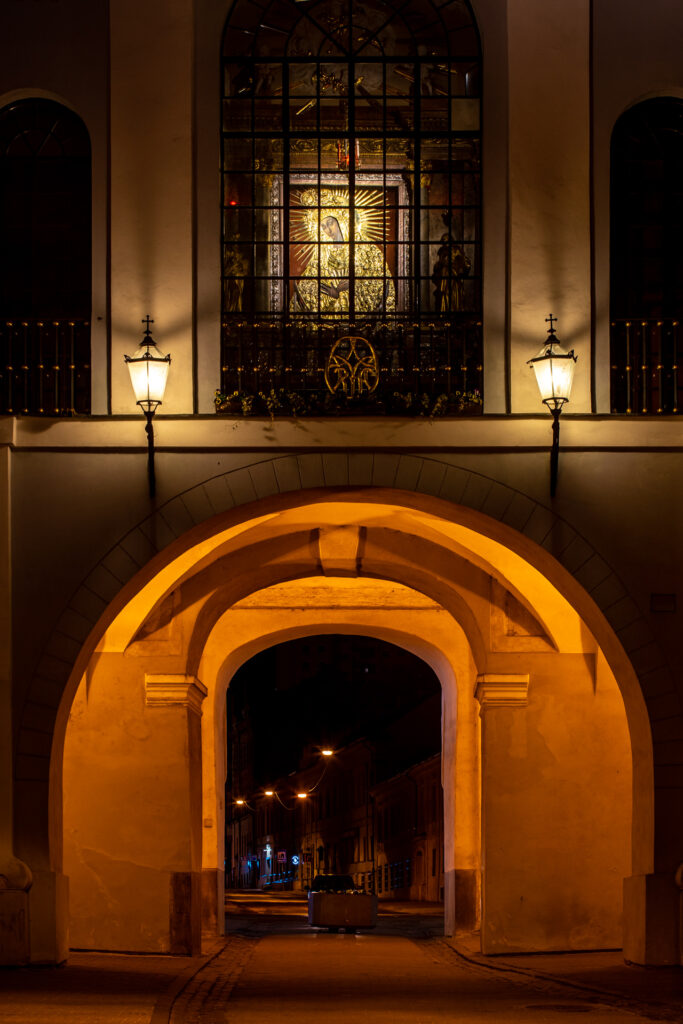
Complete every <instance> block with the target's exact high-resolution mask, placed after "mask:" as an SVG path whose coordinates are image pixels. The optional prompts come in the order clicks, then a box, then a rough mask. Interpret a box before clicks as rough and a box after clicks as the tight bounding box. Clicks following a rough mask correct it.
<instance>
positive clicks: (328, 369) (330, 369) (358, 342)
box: [325, 335, 379, 398]
mask: <svg viewBox="0 0 683 1024" xmlns="http://www.w3.org/2000/svg"><path fill="white" fill-rule="evenodd" d="M325 383H326V384H327V387H328V388H329V390H330V391H331V392H332V394H333V395H336V394H342V395H345V396H346V397H347V398H357V397H359V396H361V395H371V394H372V392H373V391H374V390H375V388H376V387H377V385H378V384H379V361H378V359H377V353H376V352H375V350H374V348H373V346H372V344H371V343H370V342H369V341H368V340H367V338H361V337H360V336H355V335H345V336H344V337H343V338H338V339H337V340H336V341H335V343H334V345H333V346H332V348H331V350H330V354H329V356H328V357H327V363H326V365H325Z"/></svg>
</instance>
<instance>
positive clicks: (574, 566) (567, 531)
mask: <svg viewBox="0 0 683 1024" xmlns="http://www.w3.org/2000/svg"><path fill="white" fill-rule="evenodd" d="M345 487H347V488H348V487H371V488H372V487H378V488H379V487H381V488H391V489H398V490H402V491H412V492H415V493H417V494H425V495H428V496H431V497H436V498H440V499H441V500H443V501H447V502H451V503H454V504H458V505H463V506H465V507H467V508H470V509H473V510H474V511H477V512H481V513H483V514H484V515H487V516H490V517H491V518H493V519H496V520H498V521H499V522H501V523H503V524H505V525H506V526H509V527H511V528H512V529H513V530H516V531H518V532H519V533H521V534H522V535H523V536H525V537H527V538H528V539H529V540H532V541H534V542H535V543H537V544H539V545H540V546H541V547H543V548H545V549H546V550H547V551H548V552H549V553H550V554H552V555H553V556H554V557H555V558H556V559H557V560H558V561H559V562H560V564H561V565H563V566H564V568H565V569H567V570H568V571H569V572H570V573H571V574H572V575H573V576H574V577H575V579H576V580H577V581H578V582H579V583H580V584H581V585H582V586H583V587H584V589H585V590H586V591H587V592H588V594H589V595H590V596H591V597H592V598H593V600H594V601H595V603H596V604H597V606H598V607H599V608H600V610H601V611H602V612H603V614H604V615H605V618H606V619H607V621H608V622H609V624H610V625H611V626H612V628H613V629H614V631H615V633H616V635H617V637H618V639H619V640H620V642H621V643H622V645H623V647H624V650H625V652H626V654H627V655H628V657H629V658H630V660H631V663H632V665H633V667H634V670H635V672H636V674H637V675H638V677H639V679H640V683H641V687H642V690H643V695H644V697H645V701H646V703H648V704H649V703H651V702H653V701H657V700H659V699H660V698H661V697H662V695H665V696H668V695H670V694H671V695H674V694H675V689H674V685H673V680H672V679H671V674H670V671H669V668H668V666H667V665H666V663H665V661H664V659H663V657H662V654H661V652H660V650H659V647H658V645H657V643H656V642H655V639H654V636H653V634H652V631H651V629H650V626H649V624H648V622H647V620H646V619H645V618H644V616H643V614H642V612H641V611H640V609H639V608H638V606H637V604H636V603H635V601H634V600H633V598H632V597H631V596H630V595H629V593H628V592H627V590H626V588H625V587H624V585H623V584H622V582H621V580H620V579H619V577H618V575H617V574H616V573H615V571H614V570H613V569H612V568H611V566H609V565H608V564H607V563H606V562H605V561H604V559H603V558H602V557H601V555H600V554H599V553H598V552H597V551H595V549H594V548H593V547H592V546H591V544H590V543H589V542H588V541H587V540H586V539H585V538H584V537H582V536H581V535H580V534H579V533H578V532H577V531H576V530H575V529H574V527H573V526H571V524H569V523H568V522H567V521H566V520H564V519H562V518H561V517H560V516H558V515H557V514H556V513H554V512H553V511H552V510H551V509H549V508H547V507H546V506H544V505H541V504H539V503H538V502H536V501H534V500H533V499H532V498H529V497H528V496H527V495H525V494H523V493H522V492H521V491H518V490H515V489H514V488H511V487H508V486H507V485H505V484H502V483H500V482H498V481H496V480H493V479H491V478H490V477H486V476H484V475H483V474H481V473H477V472H475V471H473V470H469V469H463V468H462V467H460V466H458V465H457V464H455V463H454V462H453V461H451V460H450V459H449V458H448V457H444V456H434V455H429V456H424V455H403V454H398V453H387V452H381V453H373V452H312V453H305V454H297V455H282V456H275V457H271V456H268V455H264V456H263V457H262V458H260V459H256V460H255V461H254V462H253V463H251V464H249V465H247V466H241V467H239V468H237V469H233V470H229V471H228V472H226V473H222V474H219V475H217V476H215V477H212V478H210V479H208V480H206V481H204V482H202V483H200V484H197V485H195V486H193V487H191V488H189V489H188V490H186V491H183V492H181V493H179V494H177V495H175V496H174V497H173V498H171V499H169V500H168V501H167V502H165V503H164V504H163V505H161V506H159V507H158V508H157V509H155V510H154V511H153V512H152V513H151V514H150V515H149V516H148V517H147V518H146V519H145V520H143V521H142V522H141V523H139V524H138V525H137V526H136V527H134V528H133V529H132V530H131V531H130V532H129V533H127V534H126V535H125V536H124V537H123V538H122V539H121V540H120V541H119V542H118V543H117V544H116V545H115V546H114V547H113V548H112V549H111V550H110V551H109V552H108V554H107V555H106V556H105V557H104V558H103V559H102V560H101V561H100V562H98V564H97V565H96V566H95V567H94V568H93V569H92V571H91V572H90V573H89V575H88V577H87V578H86V579H85V580H84V581H83V583H82V584H81V586H80V587H79V588H78V590H77V591H76V593H75V594H74V595H73V596H72V598H71V600H70V601H69V604H68V606H67V608H66V609H65V610H64V612H63V613H62V615H61V617H60V619H59V622H58V624H57V626H56V628H55V630H54V631H53V633H52V635H51V637H50V640H49V641H48V644H47V646H46V648H45V650H44V652H43V655H42V658H41V660H40V662H39V665H38V668H37V670H36V673H35V675H34V677H33V679H32V680H31V684H30V687H29V692H28V699H27V702H26V705H25V707H24V710H23V714H22V718H21V724H20V731H19V742H18V747H17V771H18V773H19V775H20V777H21V775H22V774H23V773H24V771H26V772H28V773H29V774H33V777H35V773H36V772H37V771H38V772H39V773H40V776H41V777H44V778H47V777H48V772H49V758H50V747H51V732H52V726H53V725H54V721H55V718H56V713H57V708H58V706H59V702H60V700H61V696H62V693H63V690H64V687H65V686H66V683H67V680H68V678H69V675H70V673H71V671H72V668H73V666H74V663H75V660H76V657H77V655H78V653H79V651H80V649H81V647H82V645H83V643H84V642H85V640H86V638H87V637H88V635H89V634H90V632H91V630H92V629H93V628H94V626H95V625H96V623H97V622H98V620H99V619H100V617H101V615H102V614H103V613H104V611H105V609H106V608H107V606H108V604H109V603H110V602H111V601H112V600H113V599H114V598H115V597H116V596H117V594H119V592H120V591H121V589H122V588H123V587H124V586H125V585H126V584H127V583H128V582H129V581H130V580H131V579H132V578H133V576H135V574H136V573H137V572H138V571H140V570H141V569H142V568H143V567H144V565H145V564H146V563H147V562H149V561H150V559H151V558H153V557H154V556H155V555H157V554H158V553H159V552H160V551H162V550H163V549H164V548H165V547H166V546H167V545H168V544H170V543H172V542H173V541H175V540H177V539H178V538H179V537H180V536H181V535H182V534H183V533H186V532H187V531H188V530H190V529H192V528H193V527H195V526H198V525H199V524H200V523H202V522H205V521H206V520H208V519H210V518H212V517H213V516H216V515H219V514H221V513H224V512H228V511H230V510H231V509H234V508H238V507H239V506H242V505H247V504H251V503H253V502H255V501H258V500H260V499H263V498H268V497H272V496H274V495H279V494H281V495H284V494H287V493H288V492H296V491H308V490H312V489H320V488H330V489H334V488H345ZM41 737H43V740H44V742H43V743H42V746H41V742H40V739H41ZM39 762H40V763H39Z"/></svg>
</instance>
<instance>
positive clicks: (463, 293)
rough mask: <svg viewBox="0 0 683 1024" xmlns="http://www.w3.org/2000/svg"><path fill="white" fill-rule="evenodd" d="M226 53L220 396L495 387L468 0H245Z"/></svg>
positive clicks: (475, 54) (303, 396) (357, 395)
mask: <svg viewBox="0 0 683 1024" xmlns="http://www.w3.org/2000/svg"><path fill="white" fill-rule="evenodd" d="M223 52H224V58H223V94H222V96H223V98H222V103H223V111H222V128H223V134H222V140H223V142H222V145H223V151H222V174H223V179H222V196H223V276H222V309H223V318H222V319H223V344H222V364H223V376H222V391H223V393H224V395H226V396H227V395H229V394H231V393H232V392H235V391H236V392H238V393H239V394H240V395H244V396H249V395H257V394H258V393H259V392H260V393H261V394H264V393H267V394H271V393H272V395H273V396H275V395H276V394H277V393H287V394H289V395H292V394H294V395H298V396H300V400H301V402H302V403H308V405H309V406H310V405H311V404H313V406H315V403H316V402H318V401H319V402H320V403H322V404H323V405H324V404H325V403H327V404H328V405H329V404H330V401H332V399H331V398H330V396H332V397H333V398H334V399H335V401H336V400H340V399H343V400H344V401H345V402H346V403H347V405H348V404H349V402H353V401H355V402H357V403H358V402H359V401H360V400H361V399H365V400H367V398H368V395H369V394H372V395H373V399H372V401H373V403H374V405H375V406H376V407H377V411H401V410H400V408H399V407H401V406H402V407H403V409H405V410H406V411H413V412H414V411H417V405H416V403H418V404H419V405H420V409H421V410H422V411H424V409H425V408H426V407H427V406H430V408H431V405H433V404H434V403H435V402H436V401H437V399H438V400H439V401H440V403H441V406H442V408H441V409H440V410H439V411H442V412H443V411H447V409H448V403H449V401H450V402H451V405H453V404H457V402H458V399H457V398H456V393H457V394H458V395H460V396H462V395H463V394H465V395H470V396H473V395H474V392H475V391H478V392H480V388H481V240H480V131H479V125H480V51H479V41H478V34H477V30H476V26H475V24H474V21H473V18H472V15H471V12H470V10H469V7H468V6H467V4H466V3H465V2H464V0H446V2H445V3H440V2H438V0H436V2H432V0H420V2H417V0H408V2H406V0H390V2H387V0H370V2H363V3H361V2H352V0H303V2H296V0H274V2H272V3H268V2H264V3H257V2H255V0H237V2H236V4H235V6H234V7H233V10H232V12H231V14H230V16H229V18H228V22H227V25H226V30H225V37H224V49H223ZM418 396H420V397H419V398H418ZM449 396H452V400H451V398H450V397H449ZM291 401H292V402H294V399H292V400H291ZM276 402H277V399H276V398H275V397H273V398H272V401H271V405H272V404H273V403H276ZM392 402H393V404H394V406H396V408H394V409H390V408H389V406H390V405H391V403H392ZM430 403H431V405H430ZM333 404H334V402H333ZM337 404H338V403H337ZM461 404H462V403H461ZM470 404H472V405H474V404H476V402H474V403H470ZM292 411H296V410H295V409H292ZM451 411H453V410H451ZM455 411H459V410H455ZM468 411H472V410H468Z"/></svg>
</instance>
